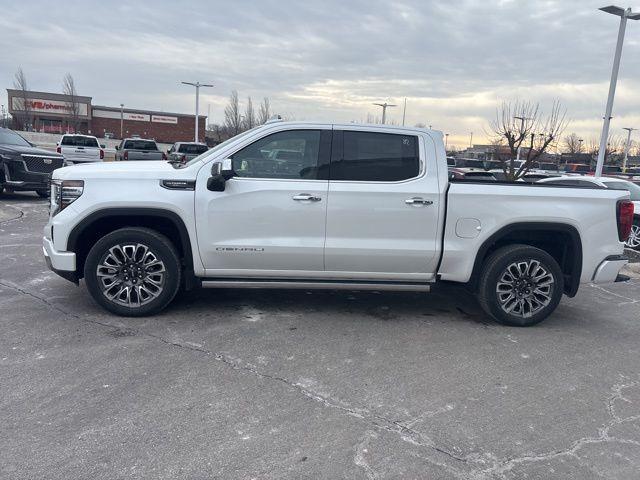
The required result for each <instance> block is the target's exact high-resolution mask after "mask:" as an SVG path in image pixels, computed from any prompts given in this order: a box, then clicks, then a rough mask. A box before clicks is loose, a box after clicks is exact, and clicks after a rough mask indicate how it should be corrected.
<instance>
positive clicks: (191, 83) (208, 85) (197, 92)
mask: <svg viewBox="0 0 640 480" xmlns="http://www.w3.org/2000/svg"><path fill="white" fill-rule="evenodd" d="M182 83H183V84H184V85H191V86H192V87H196V135H195V141H196V143H197V142H198V115H199V113H198V108H199V106H200V87H213V85H210V84H208V83H200V82H195V83H194V82H182Z"/></svg>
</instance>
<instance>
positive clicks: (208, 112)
mask: <svg viewBox="0 0 640 480" xmlns="http://www.w3.org/2000/svg"><path fill="white" fill-rule="evenodd" d="M210 125H211V104H210V103H208V104H207V123H206V125H205V128H204V129H205V130H208V129H209V126H210Z"/></svg>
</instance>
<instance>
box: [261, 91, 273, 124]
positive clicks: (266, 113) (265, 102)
mask: <svg viewBox="0 0 640 480" xmlns="http://www.w3.org/2000/svg"><path fill="white" fill-rule="evenodd" d="M269 118H271V103H270V102H269V97H264V98H263V99H262V103H261V104H260V110H259V112H258V124H259V125H263V124H265V123H267V121H269Z"/></svg>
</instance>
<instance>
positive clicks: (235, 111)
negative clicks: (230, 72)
mask: <svg viewBox="0 0 640 480" xmlns="http://www.w3.org/2000/svg"><path fill="white" fill-rule="evenodd" d="M224 125H225V127H227V129H228V130H229V132H230V133H231V134H232V136H235V135H237V134H238V133H240V130H241V128H242V118H241V115H240V102H239V101H238V92H237V91H236V90H234V91H232V92H231V95H230V96H229V104H228V105H227V106H226V107H224Z"/></svg>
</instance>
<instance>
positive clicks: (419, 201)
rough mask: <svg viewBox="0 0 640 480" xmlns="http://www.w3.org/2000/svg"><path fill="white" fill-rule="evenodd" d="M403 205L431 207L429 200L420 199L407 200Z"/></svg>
mask: <svg viewBox="0 0 640 480" xmlns="http://www.w3.org/2000/svg"><path fill="white" fill-rule="evenodd" d="M404 203H406V204H407V205H433V202H432V201H431V200H425V199H424V198H422V197H413V198H407V199H406V200H405V201H404Z"/></svg>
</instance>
